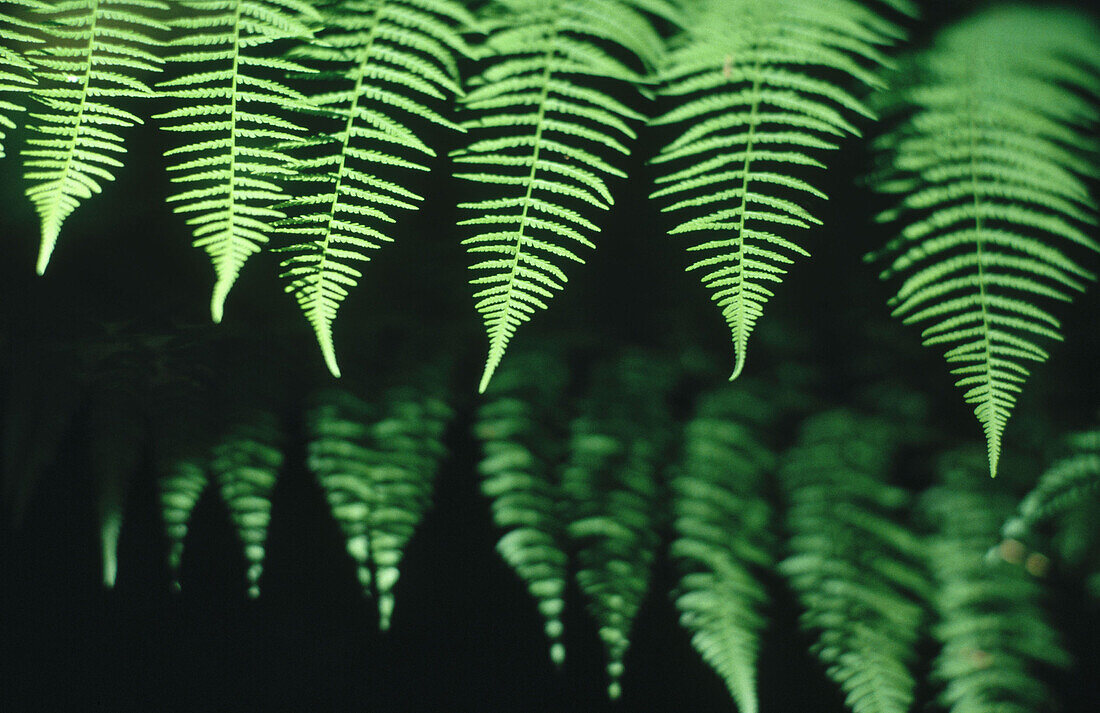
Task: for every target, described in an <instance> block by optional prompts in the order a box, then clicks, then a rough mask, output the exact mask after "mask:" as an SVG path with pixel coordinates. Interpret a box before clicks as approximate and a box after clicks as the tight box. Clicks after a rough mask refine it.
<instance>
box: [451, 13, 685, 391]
mask: <svg viewBox="0 0 1100 713" xmlns="http://www.w3.org/2000/svg"><path fill="white" fill-rule="evenodd" d="M660 8H666V9H667V12H668V13H672V12H673V10H672V9H671V6H670V5H669V4H668V3H664V2H661V0H646V2H639V1H638V0H559V1H557V2H545V0H498V1H497V2H495V3H493V4H492V5H490V6H489V9H488V11H487V12H486V14H485V18H484V23H483V27H484V28H485V31H486V32H487V33H488V39H487V47H488V49H487V51H488V53H489V54H490V55H491V56H492V61H491V64H490V66H489V67H488V68H487V69H485V70H484V71H483V72H482V73H481V74H480V75H479V76H478V77H477V78H475V79H474V80H472V81H471V82H470V87H471V88H470V91H469V93H468V94H466V96H464V97H463V98H462V104H463V106H464V107H465V108H466V109H468V110H471V111H476V112H478V118H475V119H469V120H467V121H465V122H463V123H462V126H463V128H465V129H467V130H468V131H470V132H471V139H472V142H471V143H470V144H469V145H467V146H465V147H464V148H461V149H459V150H458V151H455V152H454V153H453V154H452V158H453V160H454V162H455V163H457V164H462V165H465V166H469V167H470V169H471V171H472V172H462V173H457V174H456V175H457V176H458V177H459V178H464V179H466V180H469V181H472V182H474V183H477V184H480V185H481V186H482V187H483V188H484V190H485V191H486V193H487V194H489V196H490V197H487V198H485V199H483V200H478V201H474V202H469V203H462V204H460V207H461V208H464V209H466V210H469V211H473V212H474V215H475V217H472V218H468V219H466V220H463V221H461V222H460V223H459V224H460V225H469V226H475V228H476V231H477V232H476V234H474V235H473V236H472V237H469V238H467V239H465V240H463V241H462V244H463V245H465V246H466V249H467V252H468V253H469V254H470V255H472V256H474V257H475V258H476V259H477V260H478V262H475V263H474V264H473V265H471V269H472V270H474V271H475V272H477V274H478V276H477V277H474V278H473V279H472V280H471V284H472V285H474V286H475V287H477V292H475V294H474V299H475V300H476V305H475V306H476V308H477V311H478V312H479V313H480V314H481V316H482V319H483V321H484V323H485V328H486V331H487V333H488V337H489V351H488V356H487V359H486V363H485V370H484V372H483V374H482V377H481V382H480V385H479V387H478V388H479V391H481V392H482V393H484V391H485V388H486V387H487V386H488V384H489V381H490V379H491V378H492V376H493V372H494V371H495V370H496V368H497V366H498V365H499V364H500V361H501V359H502V358H503V356H504V352H505V349H506V348H507V347H508V343H509V341H510V340H511V338H512V335H513V334H515V331H516V329H517V328H518V327H519V325H521V324H522V323H524V322H526V321H528V320H530V319H531V317H532V315H533V314H534V313H535V312H536V310H538V309H544V308H546V306H547V300H549V299H550V298H551V297H552V296H553V294H554V292H555V291H557V290H560V289H562V288H563V286H564V284H565V282H566V280H567V277H566V273H565V270H564V267H563V266H564V265H567V264H568V263H570V262H580V263H583V262H584V260H583V259H582V258H581V257H580V255H579V254H578V248H579V247H581V246H583V247H588V248H591V247H594V244H593V242H592V236H593V234H594V233H596V232H598V231H599V226H598V225H597V224H596V223H595V222H593V221H592V220H591V219H590V218H588V217H587V216H586V215H585V213H586V212H588V211H590V210H591V209H592V208H593V207H595V208H599V209H607V208H608V207H609V206H610V204H611V203H612V195H611V191H610V189H609V188H608V185H607V182H606V181H607V177H608V176H619V177H624V176H625V174H624V173H623V172H622V171H621V170H620V169H618V168H616V167H615V165H614V163H613V161H609V160H607V159H605V158H604V156H603V155H604V154H607V153H611V154H616V153H617V154H623V155H625V154H628V153H629V152H630V149H629V146H628V144H629V142H630V141H631V140H633V139H634V138H635V132H634V129H633V128H632V126H633V125H634V124H636V123H637V122H639V121H641V120H642V119H643V117H642V115H641V114H639V113H638V112H637V111H635V110H634V109H631V108H630V107H628V106H627V105H626V104H624V103H623V102H621V101H619V100H618V99H616V98H615V97H614V96H612V94H611V93H610V90H611V88H612V87H618V86H628V85H629V84H630V83H634V82H638V81H641V80H642V77H641V76H640V75H639V74H638V72H637V71H635V70H634V69H632V68H631V67H630V66H628V65H626V64H624V63H623V62H622V61H620V59H618V57H619V56H625V57H628V58H630V59H631V60H636V62H637V63H638V64H639V65H640V67H641V68H645V67H648V66H653V65H654V64H655V63H656V61H657V60H658V58H659V57H660V54H661V51H662V43H661V38H660V36H659V35H658V34H657V33H656V31H655V30H654V29H653V27H652V25H651V24H650V20H649V19H648V18H647V17H646V15H645V14H643V12H644V11H646V10H654V9H660Z"/></svg>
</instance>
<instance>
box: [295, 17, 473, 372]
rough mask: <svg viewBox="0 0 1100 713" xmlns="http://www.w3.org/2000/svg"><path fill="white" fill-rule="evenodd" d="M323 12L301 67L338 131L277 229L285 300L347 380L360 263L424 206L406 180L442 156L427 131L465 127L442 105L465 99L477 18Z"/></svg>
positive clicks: (302, 162)
mask: <svg viewBox="0 0 1100 713" xmlns="http://www.w3.org/2000/svg"><path fill="white" fill-rule="evenodd" d="M319 10H320V13H321V22H322V24H323V26H324V27H325V31H324V32H321V33H319V35H318V38H317V40H316V41H315V42H311V43H308V44H304V45H302V46H300V47H298V48H296V49H295V50H294V51H292V52H291V56H292V57H293V58H294V59H296V60H297V59H303V60H306V61H307V63H308V64H309V65H310V66H311V67H314V68H317V69H320V70H321V71H319V72H318V73H317V74H315V75H312V76H313V77H315V78H316V79H318V80H323V82H324V84H323V85H322V86H323V88H324V91H323V92H321V93H318V94H315V95H313V96H311V97H310V103H311V104H312V105H314V106H315V107H316V110H319V111H321V112H323V114H324V115H325V116H327V117H329V118H330V119H331V121H332V122H333V128H332V130H330V131H329V132H327V133H323V134H320V135H314V136H313V137H312V138H311V141H310V142H309V144H308V148H303V149H302V150H300V151H299V152H295V158H296V163H295V164H294V165H293V168H294V169H295V170H296V171H299V172H300V174H299V175H298V176H296V179H298V180H300V181H302V183H301V186H302V187H301V188H300V189H296V190H295V189H288V191H289V192H291V193H292V194H293V198H292V199H291V200H290V201H288V202H287V203H285V204H283V205H282V206H280V208H281V209H287V210H288V212H289V213H290V217H288V218H286V219H284V220H282V221H280V222H279V226H280V232H281V233H283V234H285V235H288V236H289V237H290V238H291V244H290V245H289V246H287V247H284V248H281V250H284V251H288V252H289V253H290V256H289V257H288V258H287V259H285V260H284V261H283V263H282V268H283V274H282V277H283V278H285V279H286V280H288V284H287V287H286V290H287V291H288V292H290V293H293V294H294V297H295V299H296V300H297V302H298V305H299V306H300V307H301V309H302V311H303V313H304V314H305V317H306V319H307V320H308V321H309V323H310V325H311V326H312V327H313V330H314V332H315V333H316V335H317V340H318V342H319V344H320V346H321V352H322V354H323V355H324V358H325V363H326V364H327V365H328V368H329V371H331V372H332V373H333V375H335V376H339V375H340V370H339V367H338V366H337V363H336V351H335V347H334V346H333V337H332V324H333V321H334V320H335V319H336V311H337V309H338V308H339V306H340V303H341V302H342V301H343V300H344V298H345V297H346V296H347V294H348V290H350V289H351V288H353V287H354V286H355V285H356V284H357V282H358V280H359V278H360V277H362V272H361V271H360V270H359V268H358V267H356V266H355V265H354V263H356V262H366V261H368V260H369V259H370V258H369V257H368V252H369V251H371V250H374V249H377V248H379V247H380V246H381V243H384V242H388V241H390V240H391V239H392V238H391V237H390V236H389V235H388V234H387V232H388V228H387V224H390V223H394V222H395V221H396V220H397V218H396V213H397V211H398V210H399V209H415V208H416V207H417V203H416V202H417V201H419V200H420V196H418V195H416V194H415V193H412V192H411V191H409V190H407V189H406V188H403V187H402V185H401V181H402V179H403V177H404V174H405V171H406V170H408V169H417V170H424V171H426V170H428V168H429V167H428V166H426V165H424V164H422V163H418V162H417V161H416V160H414V158H415V157H416V156H417V155H427V156H435V151H434V149H433V148H432V147H431V146H429V145H428V144H427V143H425V141H424V139H422V138H421V136H420V135H418V134H421V135H422V134H423V133H424V132H423V131H422V130H421V129H422V126H421V125H422V124H426V123H428V122H434V123H436V124H440V125H443V126H447V127H451V128H458V127H457V126H455V125H454V124H452V123H451V122H450V121H448V120H447V119H446V118H444V117H443V116H442V115H441V114H440V113H439V104H440V103H441V102H442V100H444V99H448V98H450V97H452V96H454V95H455V94H456V93H460V92H461V89H460V87H459V84H458V69H457V63H456V56H457V55H460V54H462V55H466V54H469V50H468V49H467V48H466V45H465V44H464V42H463V39H462V35H461V32H462V31H463V30H464V29H466V28H468V27H470V26H471V25H473V18H472V17H471V16H470V15H469V13H468V12H467V11H466V10H465V9H464V7H463V6H462V5H461V4H460V3H458V2H456V1H455V0H426V1H425V0H341V1H339V2H335V3H331V4H328V5H324V6H322V7H320V8H319ZM433 107H434V108H433ZM406 124H409V125H408V126H407V125H406ZM299 153H300V155H297V154H299ZM410 154H411V155H412V156H413V158H410V156H409V155H410Z"/></svg>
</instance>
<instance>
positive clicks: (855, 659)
mask: <svg viewBox="0 0 1100 713" xmlns="http://www.w3.org/2000/svg"><path fill="white" fill-rule="evenodd" d="M892 437H893V429H892V427H891V426H890V425H889V424H887V423H884V422H883V421H882V420H880V419H877V418H871V417H865V416H860V415H856V414H853V413H851V412H848V411H830V412H825V413H822V414H819V415H817V416H814V417H811V418H810V419H809V420H807V421H806V422H805V423H804V424H803V426H802V428H801V431H800V434H799V437H798V441H797V443H796V444H795V446H794V447H793V448H792V449H791V450H790V451H789V452H788V453H787V454H786V456H785V457H784V462H783V465H782V467H781V469H780V476H781V477H780V480H781V482H782V484H783V488H784V490H785V491H786V496H787V501H788V505H787V512H786V522H787V530H788V533H789V537H790V539H789V541H788V543H787V548H788V551H789V553H790V554H789V556H788V557H787V559H785V560H784V561H783V562H782V563H781V564H780V565H779V568H780V571H781V572H782V573H783V574H784V576H785V577H786V578H787V580H788V582H789V583H790V586H791V588H792V589H793V590H794V592H795V593H796V594H797V595H798V598H799V601H800V602H801V603H802V606H803V607H804V609H805V611H804V613H803V614H802V616H801V619H800V621H801V624H802V626H803V627H804V628H806V629H808V630H810V631H812V632H814V633H815V634H816V635H817V641H816V642H815V643H814V645H813V649H812V651H813V653H814V654H815V655H816V656H817V657H818V658H819V659H820V660H821V661H822V663H824V664H825V665H826V667H827V673H828V675H829V677H830V678H832V679H833V680H834V681H836V682H837V683H838V684H839V685H840V687H841V688H842V689H843V690H844V692H845V694H846V703H847V704H848V707H849V708H850V709H851V710H852V711H854V713H905V711H908V710H909V709H910V706H911V704H912V702H913V689H914V679H913V674H912V672H911V666H912V665H913V663H914V659H915V647H916V643H917V639H918V637H919V635H920V630H921V625H922V622H923V619H924V612H923V608H922V606H921V604H920V603H919V602H922V601H926V599H927V596H928V595H927V592H926V589H927V584H926V582H927V577H926V573H925V571H924V566H923V560H922V553H923V549H922V548H923V542H922V541H921V540H920V539H919V538H918V537H917V536H916V535H914V534H913V533H912V532H910V530H909V529H908V528H907V527H905V526H904V525H903V524H902V520H903V518H904V516H905V513H906V509H907V507H908V504H909V495H908V494H907V492H906V491H904V490H901V489H900V488H895V487H892V486H890V485H888V484H887V483H886V478H887V476H888V473H889V469H890V465H891V459H892V456H893V452H894V448H895V445H894V443H893V442H892Z"/></svg>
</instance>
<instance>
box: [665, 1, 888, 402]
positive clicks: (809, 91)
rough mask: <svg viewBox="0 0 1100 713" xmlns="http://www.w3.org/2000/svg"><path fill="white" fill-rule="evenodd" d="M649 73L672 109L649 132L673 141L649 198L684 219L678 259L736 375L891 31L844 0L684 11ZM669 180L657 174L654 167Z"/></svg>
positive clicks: (811, 221) (810, 220)
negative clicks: (717, 315)
mask: <svg viewBox="0 0 1100 713" xmlns="http://www.w3.org/2000/svg"><path fill="white" fill-rule="evenodd" d="M684 16H685V22H684V31H683V32H682V33H681V34H680V35H678V36H677V38H676V39H675V40H674V42H673V45H672V49H671V51H670V52H669V54H668V57H667V61H666V62H665V64H664V66H663V67H662V68H661V70H660V71H659V72H658V75H657V76H658V78H659V79H660V81H661V83H662V87H661V90H660V91H661V93H662V94H663V95H665V96H667V97H670V98H671V99H670V101H671V102H674V103H675V106H674V108H672V109H671V110H669V111H668V112H666V113H665V114H663V115H662V116H660V117H658V118H656V119H655V120H653V122H652V123H654V124H668V125H677V126H679V127H681V128H680V129H679V131H680V134H679V136H678V137H677V138H676V139H675V140H674V141H672V142H671V143H669V144H668V145H667V146H665V147H664V148H662V149H661V151H660V153H659V154H658V155H657V156H656V157H655V158H654V159H653V162H654V163H657V164H668V165H669V167H668V168H667V169H665V173H664V175H662V176H660V177H659V178H658V179H657V184H658V185H659V186H660V188H659V190H657V191H656V192H654V193H653V194H652V197H653V198H662V199H664V198H667V199H669V200H670V201H672V202H671V203H670V204H669V205H667V206H665V207H664V208H662V210H663V211H674V212H677V213H678V215H680V216H681V219H680V223H679V224H678V225H677V226H676V227H675V228H673V229H672V231H671V234H672V235H685V234H690V235H692V236H694V239H693V241H692V243H691V244H690V246H689V247H688V248H687V250H688V252H689V254H690V255H692V256H694V257H695V258H696V259H695V262H693V263H692V264H691V265H689V266H688V268H687V269H688V270H689V271H694V270H701V271H702V272H701V279H702V282H703V284H704V285H705V286H706V287H707V288H708V289H709V290H711V291H712V295H711V298H712V299H713V300H714V301H715V302H717V303H718V306H719V308H720V309H721V311H722V316H723V317H724V318H725V321H726V324H727V325H728V326H729V329H730V335H731V338H732V341H733V347H734V356H735V365H734V368H733V373H732V375H731V376H730V379H731V380H732V379H735V378H737V376H738V375H740V374H741V371H742V369H743V368H744V366H745V355H746V351H747V349H748V342H749V336H750V335H751V334H752V331H753V328H754V327H755V326H756V323H757V321H758V319H759V318H760V317H761V315H762V314H763V311H764V305H765V304H766V303H767V301H768V299H769V298H771V297H772V295H773V292H772V286H773V285H776V284H778V283H780V282H781V281H782V279H783V276H784V275H785V274H786V272H787V267H786V266H787V265H790V264H791V263H792V262H793V258H794V257H795V256H807V255H809V253H807V252H806V250H805V249H803V248H802V247H801V246H800V245H799V244H798V243H796V242H794V241H793V240H792V239H791V238H790V237H789V236H790V234H791V233H792V232H794V230H795V229H807V228H811V227H813V226H815V225H819V224H820V223H821V221H820V220H819V219H818V218H816V217H815V216H814V215H813V214H812V213H811V212H810V211H809V210H807V208H806V206H805V203H806V202H807V200H810V201H813V200H820V199H823V198H825V194H824V193H822V192H821V191H820V190H819V189H818V188H817V187H815V186H814V185H813V184H812V183H810V182H809V180H807V174H808V173H809V171H807V169H808V168H825V164H824V163H822V160H823V158H824V156H823V154H824V153H825V152H826V151H828V150H831V149H835V148H837V142H838V141H839V140H840V139H841V138H843V137H844V136H846V135H858V134H859V130H858V129H857V128H856V126H855V125H854V124H853V123H852V121H853V120H854V119H855V118H856V117H857V116H863V117H869V116H870V112H869V111H868V110H867V108H866V107H865V106H864V105H863V103H862V102H861V101H860V100H859V99H858V98H857V94H856V89H857V87H860V86H863V87H868V86H869V87H878V86H880V81H879V80H878V79H877V78H876V75H875V73H874V71H873V70H874V69H875V68H876V67H878V66H879V65H880V64H882V63H883V62H884V58H883V56H882V55H881V53H880V48H881V47H882V46H883V45H888V44H890V43H892V42H893V41H895V40H896V38H897V37H898V36H899V34H900V32H899V30H898V29H897V28H896V27H894V26H893V25H891V24H890V23H888V22H886V21H885V20H883V19H882V18H881V17H879V16H878V15H876V14H875V13H874V12H873V11H872V10H870V9H868V8H867V7H866V6H865V5H864V4H861V3H858V2H854V1H852V0H693V1H691V2H688V3H687V4H686V9H685V13H684ZM662 168H664V166H662Z"/></svg>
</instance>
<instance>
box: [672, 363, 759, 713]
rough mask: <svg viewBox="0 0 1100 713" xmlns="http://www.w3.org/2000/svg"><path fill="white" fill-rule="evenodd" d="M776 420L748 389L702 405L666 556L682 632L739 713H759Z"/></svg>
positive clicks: (692, 428) (686, 445) (692, 424)
mask: <svg viewBox="0 0 1100 713" xmlns="http://www.w3.org/2000/svg"><path fill="white" fill-rule="evenodd" d="M742 386H745V387H747V386H748V384H747V383H746V384H743V385H742ZM770 410H771V409H770V408H769V404H768V402H767V401H766V400H765V399H762V398H760V397H759V396H757V395H754V394H753V393H752V392H750V391H748V390H747V388H737V389H732V388H726V389H722V390H719V391H715V392H713V393H711V394H709V395H708V396H706V397H704V398H703V399H702V400H701V401H700V403H699V405H698V406H697V408H696V410H695V415H694V416H693V417H692V420H691V421H689V422H688V424H687V426H686V428H685V430H684V440H683V459H682V461H681V464H680V465H679V467H678V468H677V469H676V470H675V471H674V476H673V478H672V480H671V491H672V510H673V513H674V516H675V520H674V522H673V532H674V537H675V539H674V540H673V541H672V544H671V546H670V549H669V554H670V555H671V557H672V558H673V559H674V560H676V562H677V563H678V565H679V568H680V571H681V572H682V576H681V578H680V583H679V585H678V586H677V589H676V608H677V609H679V610H680V623H681V624H682V625H683V626H684V627H685V628H687V629H688V630H689V631H691V632H692V638H691V643H692V645H694V646H695V649H696V650H697V651H698V652H699V654H700V655H701V656H702V657H703V659H704V660H705V661H706V662H707V663H708V664H710V665H711V667H713V668H714V670H715V671H717V672H718V674H719V675H721V676H722V678H723V679H724V680H725V682H726V686H727V687H728V688H729V690H730V694H731V695H732V696H733V699H734V700H735V701H736V702H737V707H738V709H739V710H740V711H741V713H756V711H757V709H758V705H757V696H756V657H757V652H758V650H759V648H760V633H761V631H762V630H763V628H764V623H765V621H764V615H763V612H762V609H763V607H764V604H765V603H766V601H767V594H766V592H765V591H764V587H763V585H762V584H761V583H760V581H759V580H758V578H757V574H756V572H755V571H754V570H756V569H757V568H767V567H770V566H772V565H773V564H774V558H775V555H774V552H775V542H774V537H773V536H772V534H771V532H770V530H769V525H770V520H771V508H770V507H769V505H768V503H767V500H765V498H764V496H763V492H764V477H765V475H766V474H767V473H768V472H769V471H771V470H773V469H774V468H775V464H776V458H775V455H774V453H772V452H771V451H770V450H769V449H768V448H767V446H765V445H764V439H763V431H764V428H765V427H766V425H767V424H768V423H769V421H771V420H772V418H771V417H772V414H771V413H770Z"/></svg>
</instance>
